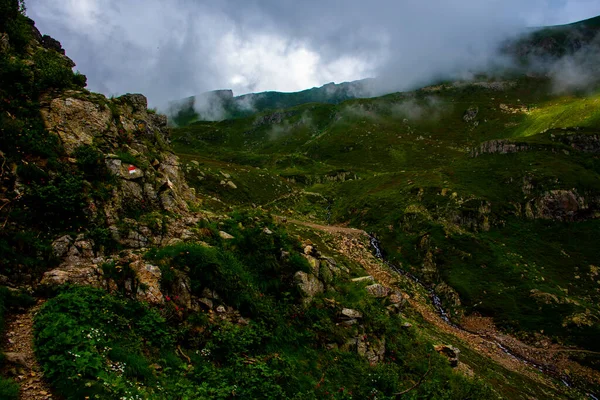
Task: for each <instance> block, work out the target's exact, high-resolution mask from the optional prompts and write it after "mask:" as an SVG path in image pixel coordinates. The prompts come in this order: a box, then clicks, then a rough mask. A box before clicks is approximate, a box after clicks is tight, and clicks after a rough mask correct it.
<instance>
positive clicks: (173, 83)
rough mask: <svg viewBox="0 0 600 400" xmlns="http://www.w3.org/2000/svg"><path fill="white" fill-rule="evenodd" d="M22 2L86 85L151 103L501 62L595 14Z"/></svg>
mask: <svg viewBox="0 0 600 400" xmlns="http://www.w3.org/2000/svg"><path fill="white" fill-rule="evenodd" d="M27 5H28V13H29V15H30V16H31V17H32V18H33V19H34V20H35V21H36V22H37V25H38V27H39V28H40V30H41V31H42V32H44V33H47V34H50V35H52V36H53V37H55V38H56V39H58V40H60V41H61V42H62V44H63V47H65V48H66V49H67V54H68V55H69V56H70V57H71V58H72V59H73V60H74V61H75V62H76V63H77V64H78V69H79V70H81V71H82V72H83V73H85V74H86V75H88V82H89V87H90V89H91V90H95V91H99V92H102V93H105V94H120V93H124V92H142V93H144V94H146V95H147V96H148V97H149V100H150V103H151V104H152V105H153V106H156V105H159V106H160V105H163V104H166V103H167V102H168V101H170V100H175V99H181V98H185V97H187V96H192V95H195V94H198V93H202V92H205V91H208V90H214V89H223V88H231V89H233V90H234V92H235V93H236V94H242V93H247V92H257V91H265V90H278V91H297V90H301V89H306V88H309V87H312V86H320V85H322V84H325V83H327V82H331V81H336V82H342V81H351V80H356V79H361V78H365V77H373V76H378V77H382V78H384V79H380V80H379V81H378V82H384V83H383V84H380V85H379V86H375V87H373V90H374V91H375V92H374V93H384V92H390V91H395V90H401V89H408V88H412V87H415V86H418V85H421V84H424V83H428V82H430V81H431V80H432V79H435V78H437V77H444V76H448V75H459V74H461V73H463V72H464V71H469V70H474V69H478V68H482V67H484V66H485V65H487V64H488V63H490V62H495V61H496V58H495V57H496V53H495V48H496V46H497V44H498V43H499V42H500V41H501V40H503V39H504V38H506V37H507V36H508V35H512V34H516V33H518V32H520V31H521V30H522V29H523V28H524V27H525V26H526V25H527V24H532V23H536V22H540V23H542V22H545V21H552V22H554V21H555V20H556V21H557V20H559V17H558V16H560V15H564V14H565V13H568V15H572V16H577V18H581V17H582V16H584V14H585V13H586V11H589V12H591V13H593V12H599V13H600V10H597V9H598V8H599V7H597V5H596V2H595V1H586V0H582V1H579V2H578V1H574V0H572V1H560V0H558V1H557V0H530V1H528V2H527V3H526V4H524V3H523V2H522V1H521V0H502V1H500V0H486V1H482V0H445V1H439V0H373V1H370V2H365V1H362V0H329V1H322V0H319V1H317V0H304V1H302V2H298V1H292V0H221V1H219V2H211V1H208V0H171V1H164V0H61V1H47V0H29V1H28V3H27ZM539 10H544V11H543V12H540V11H539ZM592 15H593V14H590V15H589V16H592ZM560 22H563V21H560ZM564 22H567V21H564Z"/></svg>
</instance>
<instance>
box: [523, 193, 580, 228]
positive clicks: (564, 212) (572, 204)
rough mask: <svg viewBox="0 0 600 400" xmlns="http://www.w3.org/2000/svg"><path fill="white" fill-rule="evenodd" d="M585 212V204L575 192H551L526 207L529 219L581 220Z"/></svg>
mask: <svg viewBox="0 0 600 400" xmlns="http://www.w3.org/2000/svg"><path fill="white" fill-rule="evenodd" d="M587 210H588V204H587V202H586V201H585V199H584V198H583V197H582V196H580V195H579V194H578V193H577V192H576V191H575V190H551V191H548V192H546V193H544V194H543V195H542V196H540V197H537V198H535V199H533V200H532V201H530V202H529V203H528V204H527V205H526V215H527V216H528V217H529V218H540V219H553V220H556V221H573V220H577V219H583V218H584V217H585V215H586V212H587Z"/></svg>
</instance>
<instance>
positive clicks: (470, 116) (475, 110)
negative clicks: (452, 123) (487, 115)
mask: <svg viewBox="0 0 600 400" xmlns="http://www.w3.org/2000/svg"><path fill="white" fill-rule="evenodd" d="M477 114H479V107H469V109H468V110H467V111H465V114H464V115H463V120H464V121H465V122H472V121H474V120H475V118H477Z"/></svg>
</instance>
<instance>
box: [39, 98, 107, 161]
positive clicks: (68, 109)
mask: <svg viewBox="0 0 600 400" xmlns="http://www.w3.org/2000/svg"><path fill="white" fill-rule="evenodd" d="M76 96H77V92H67V93H66V94H65V97H58V98H53V99H50V100H47V101H46V102H42V105H41V109H40V111H41V114H42V117H43V119H44V122H45V124H46V129H48V131H49V132H52V133H55V134H56V135H57V136H58V137H59V139H60V141H61V144H62V145H63V147H64V148H65V150H66V152H67V154H69V155H72V154H73V153H74V152H75V150H76V149H77V148H78V147H80V146H83V145H88V146H89V145H92V144H93V143H94V138H95V137H100V136H104V135H108V136H116V134H117V127H116V126H115V125H114V123H113V117H112V114H111V111H110V109H109V108H108V107H105V106H102V105H100V104H97V103H95V102H92V101H89V100H83V99H81V98H79V97H76Z"/></svg>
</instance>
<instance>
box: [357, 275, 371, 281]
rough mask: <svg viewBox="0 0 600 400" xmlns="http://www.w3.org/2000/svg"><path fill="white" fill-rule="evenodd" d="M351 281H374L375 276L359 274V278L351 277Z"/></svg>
mask: <svg viewBox="0 0 600 400" xmlns="http://www.w3.org/2000/svg"><path fill="white" fill-rule="evenodd" d="M352 282H375V278H373V277H372V276H370V275H369V276H361V277H360V278H354V279H352Z"/></svg>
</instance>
